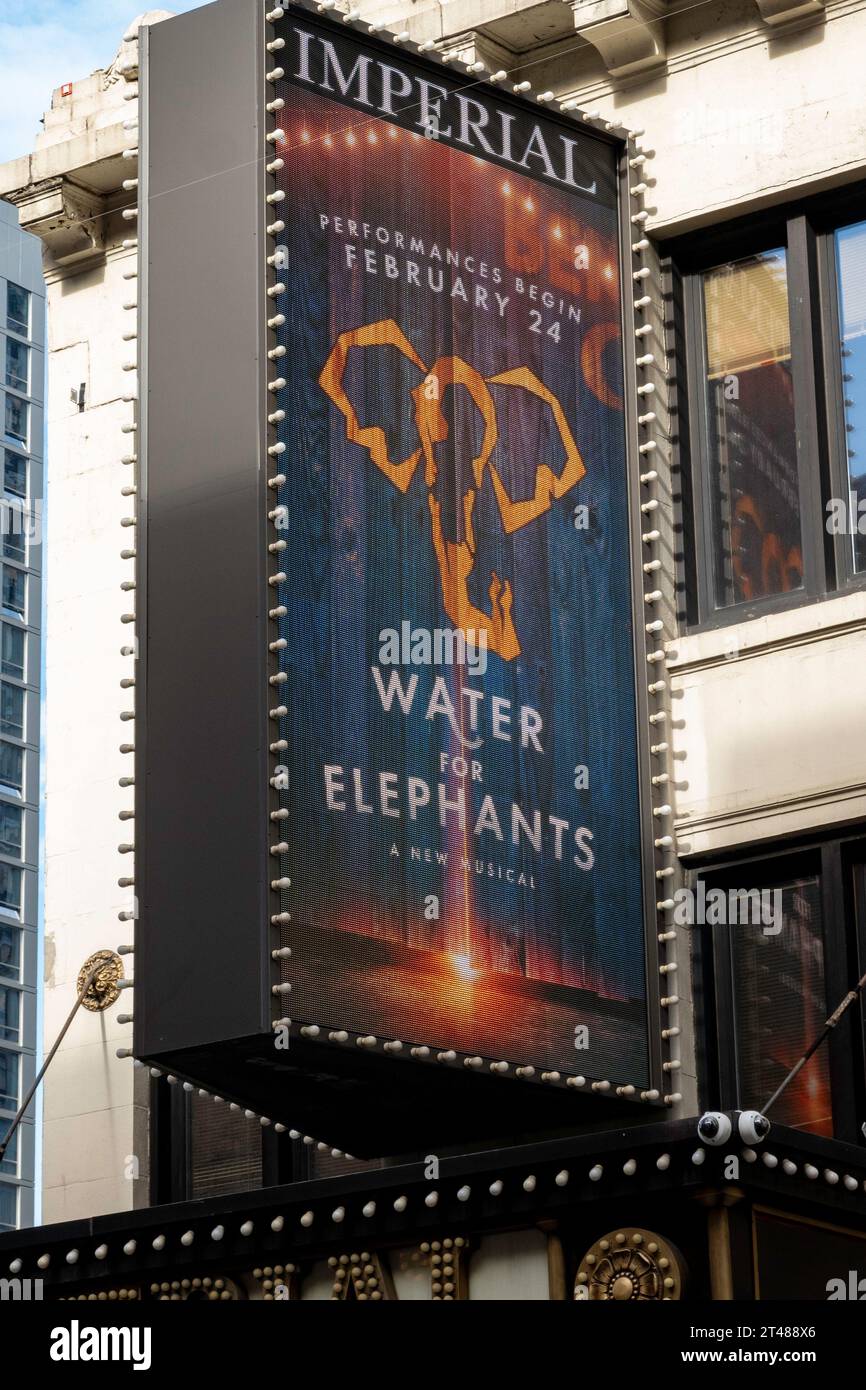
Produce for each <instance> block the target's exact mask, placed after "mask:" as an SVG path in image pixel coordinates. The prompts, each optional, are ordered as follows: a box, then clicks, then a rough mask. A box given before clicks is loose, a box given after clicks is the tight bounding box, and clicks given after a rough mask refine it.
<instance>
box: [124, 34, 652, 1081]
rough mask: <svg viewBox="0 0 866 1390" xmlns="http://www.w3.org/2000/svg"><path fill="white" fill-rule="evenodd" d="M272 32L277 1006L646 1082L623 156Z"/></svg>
mask: <svg viewBox="0 0 866 1390" xmlns="http://www.w3.org/2000/svg"><path fill="white" fill-rule="evenodd" d="M225 22H226V23H227V22H228V21H225ZM266 32H267V34H268V35H269V36H271V37H270V38H269V40H268V42H269V53H268V54H267V55H265V63H266V66H267V68H268V73H267V80H266V82H265V83H264V84H263V89H262V92H261V94H260V98H259V100H260V103H261V104H260V106H259V118H260V120H261V122H262V128H261V144H260V148H262V149H264V151H265V154H264V161H265V164H264V168H262V166H261V165H259V170H260V172H259V174H258V178H259V179H260V182H259V185H258V187H259V189H260V190H261V193H260V196H262V198H263V202H264V204H265V214H264V219H263V220H264V223H265V224H266V225H261V224H260V226H259V230H258V236H259V237H260V238H261V239H262V241H263V242H264V245H265V247H266V250H267V257H266V259H267V279H266V284H265V285H264V286H263V289H262V296H263V299H264V304H265V309H264V314H265V317H266V332H265V333H264V336H263V338H262V339H261V343H262V361H263V362H264V363H265V372H264V378H265V379H264V380H263V381H262V382H261V386H260V397H259V404H258V406H257V408H258V409H260V411H261V417H260V418H261V427H262V434H261V438H262V457H263V458H264V459H265V461H266V462H265V467H266V469H267V477H266V478H265V479H264V480H263V483H260V487H261V489H262V491H261V494H260V496H261V497H262V501H261V502H260V504H259V505H260V506H262V507H263V508H264V509H265V510H266V513H267V544H266V546H264V545H262V544H261V541H258V546H259V550H258V554H259V555H262V554H264V556H265V565H266V572H265V573H264V574H263V575H262V578H261V590H260V593H261V592H263V593H264V603H266V604H267V613H266V615H263V616H266V624H265V632H266V637H267V644H266V657H267V665H266V668H265V670H263V672H262V690H263V694H262V703H263V705H264V706H265V712H264V713H263V716H262V717H263V718H266V719H267V723H266V725H265V727H264V729H263V736H264V738H265V739H266V740H267V743H268V745H269V748H270V753H271V757H270V760H269V763H268V766H267V782H268V785H267V786H266V788H265V794H266V796H267V800H268V812H267V822H266V828H267V830H268V831H269V832H270V833H269V834H268V836H267V847H266V852H265V853H263V855H262V858H261V861H260V862H261V865H262V877H263V879H264V885H263V887H264V892H263V899H264V903H263V906H264V909H265V911H264V912H263V913H262V920H265V922H266V923H270V924H271V929H272V928H274V927H275V928H276V935H274V934H273V931H272V934H271V935H270V936H269V937H268V938H267V945H268V947H273V948H274V949H275V950H277V951H278V952H281V953H282V954H280V955H278V956H277V957H276V965H274V966H271V965H270V963H269V962H268V961H267V957H268V956H270V954H271V952H270V950H268V952H267V956H263V958H264V959H265V960H266V962H267V971H268V973H269V975H270V978H271V980H272V986H271V995H272V997H271V998H269V1000H268V1003H269V1004H270V1005H272V1006H273V1007H272V1010H271V1012H272V1015H273V1017H272V1019H271V1020H270V1023H273V1022H276V1024H277V1027H280V1026H281V1025H280V1020H281V1019H283V1020H286V1022H285V1024H284V1026H285V1028H287V1029H289V1031H290V1032H291V1034H292V1036H294V1035H295V1034H296V1033H297V1034H299V1036H300V1039H301V1040H303V1039H306V1040H308V1041H309V1040H310V1039H315V1040H318V1041H319V1042H320V1043H321V1044H322V1045H323V1046H327V1045H328V1044H335V1045H336V1047H334V1048H331V1052H335V1051H336V1050H338V1049H339V1047H340V1046H345V1042H346V1041H347V1040H348V1041H349V1042H356V1041H357V1042H360V1044H361V1048H362V1050H363V1049H364V1048H367V1049H369V1050H371V1051H375V1052H379V1053H383V1052H385V1053H388V1054H390V1056H391V1057H392V1058H394V1062H395V1065H396V1060H397V1057H398V1056H400V1054H402V1056H400V1061H401V1066H402V1065H403V1063H404V1062H405V1061H406V1060H407V1059H409V1058H410V1057H414V1059H415V1060H416V1061H418V1060H421V1061H428V1060H430V1059H435V1058H436V1057H439V1058H444V1059H445V1061H446V1062H447V1061H449V1060H453V1061H455V1062H456V1064H457V1065H458V1066H460V1065H461V1063H463V1062H465V1065H466V1066H467V1067H468V1068H469V1069H470V1070H471V1069H476V1070H483V1071H484V1072H485V1073H487V1075H488V1076H489V1074H490V1071H491V1068H492V1069H493V1070H494V1073H495V1072H496V1071H497V1070H498V1072H499V1073H500V1074H501V1075H503V1076H505V1075H512V1076H513V1075H514V1073H515V1071H516V1070H517V1069H518V1068H519V1069H520V1073H521V1075H522V1076H523V1077H524V1079H531V1078H533V1076H534V1075H535V1073H538V1076H539V1077H540V1075H541V1073H544V1074H545V1075H546V1076H550V1077H552V1078H554V1079H555V1080H561V1082H562V1084H563V1085H565V1084H566V1080H567V1078H568V1077H569V1076H571V1077H573V1078H577V1077H582V1078H584V1081H580V1082H578V1083H577V1084H578V1085H584V1084H587V1083H588V1082H591V1081H592V1080H599V1081H600V1080H604V1081H605V1082H606V1083H608V1084H609V1085H612V1086H629V1087H634V1088H637V1089H643V1088H647V1087H649V1086H651V1085H653V1084H655V1083H654V1077H657V1069H656V1063H655V1062H654V1060H653V1049H652V1045H651V1043H650V1040H649V1036H648V1009H649V1008H650V1005H651V1000H650V999H649V997H648V986H647V958H646V939H647V938H646V926H645V922H646V913H645V903H646V901H648V900H650V899H651V898H652V897H653V896H654V895H653V888H652V865H651V862H650V859H651V848H650V854H649V855H648V854H647V844H648V840H647V828H646V816H645V815H644V814H643V812H642V799H641V791H640V786H641V777H642V776H643V777H644V780H646V778H645V768H643V771H642V763H641V758H642V756H643V755H642V752H641V747H640V743H639V738H638V727H639V713H640V702H641V699H642V698H643V695H642V694H641V693H640V691H641V688H640V686H639V683H638V681H637V679H636V666H635V656H636V650H637V649H639V650H640V653H641V661H643V632H642V627H643V621H644V619H643V614H642V613H641V612H637V607H636V605H637V603H640V602H641V600H640V597H639V594H640V587H639V578H638V579H636V575H635V571H636V568H637V574H638V576H639V572H640V567H639V564H638V566H637V567H636V566H635V563H634V559H633V545H632V539H633V535H634V531H635V528H636V526H638V525H639V516H637V515H636V513H637V507H636V498H635V491H634V483H633V481H632V483H630V481H629V468H628V463H627V459H628V453H629V449H630V447H631V445H630V440H631V439H632V437H633V436H632V430H633V425H632V422H631V420H630V419H629V418H628V411H627V408H626V404H625V402H626V397H627V392H626V384H625V383H626V376H627V369H626V367H625V366H624V359H623V322H624V319H623V284H622V281H623V270H622V255H621V247H622V241H623V231H622V225H623V222H624V218H623V216H622V209H621V200H622V177H623V175H622V167H623V166H624V158H623V148H624V147H623V145H622V144H621V143H619V142H617V141H616V140H614V139H613V138H612V137H610V138H608V137H606V136H605V135H603V134H600V133H598V132H597V131H595V130H593V129H590V128H588V127H586V126H584V125H583V124H580V123H578V122H576V121H569V120H566V119H565V118H562V117H559V116H556V115H553V114H552V113H551V114H548V108H546V107H544V106H541V105H539V104H538V103H529V102H526V101H522V100H521V99H519V97H515V96H514V95H513V93H512V84H511V83H509V82H505V81H503V82H501V83H497V82H490V81H487V80H481V79H480V78H478V77H476V76H472V75H469V76H467V74H466V72H465V71H460V72H458V71H456V70H454V69H452V68H451V67H450V66H448V65H446V64H443V63H441V62H432V61H429V60H427V59H425V58H424V57H423V56H421V55H419V54H418V53H417V52H414V53H410V52H409V51H408V50H407V49H406V48H405V47H398V46H396V45H394V44H393V43H385V42H383V41H381V40H379V39H377V38H375V37H370V36H368V35H366V34H362V33H359V32H358V31H357V30H353V29H351V28H349V27H347V26H345V25H343V24H340V23H335V22H332V21H330V20H328V19H326V18H324V17H321V16H319V15H317V14H314V13H311V12H310V11H309V10H307V9H301V8H296V7H291V8H289V9H287V10H286V11H285V13H284V15H283V16H282V17H279V16H274V17H272V23H271V24H269V25H268V26H267V28H266ZM158 42H159V38H158V32H157V31H154V32H153V35H152V37H151V39H150V43H151V46H153V45H155V44H157V43H158ZM503 76H504V74H503ZM225 119H226V118H225V116H224V115H223V114H222V113H220V112H217V111H216V110H215V111H214V113H213V115H212V120H213V121H216V122H217V123H219V121H220V120H225ZM227 130H228V127H227ZM215 139H216V137H215V136H214V141H215ZM165 143H166V148H169V141H168V135H167V133H166V137H165ZM173 148H174V147H173V146H172V147H171V149H172V150H173ZM210 149H211V150H215V149H216V145H215V144H214V145H212V146H211V147H210ZM209 157H210V158H211V159H212V160H216V159H217V156H216V154H215V153H211V154H210V155H209ZM173 177H174V185H173V186H171V187H169V188H168V190H167V195H166V196H168V195H169V194H171V195H172V196H173V194H174V188H175V187H176V186H177V181H178V176H177V174H176V173H175V174H174V175H173ZM200 181H203V180H200ZM166 183H167V184H169V183H170V180H169V178H168V176H166ZM227 205H228V204H226V206H227ZM149 206H150V211H149V214H148V215H149V217H150V219H151V220H152V219H154V218H157V217H162V216H164V210H163V209H162V208H161V207H160V206H159V198H158V197H155V198H153V199H152V200H151V202H150V205H149ZM214 234H215V235H219V229H218V227H216V226H214ZM239 240H240V242H241V243H243V235H241V236H240V238H239ZM234 254H235V256H237V255H241V254H242V248H241V249H239V250H238V251H237V252H235V253H234ZM166 255H168V251H166ZM626 277H627V278H629V277H628V272H626ZM227 279H228V280H230V279H231V276H228V277H227ZM174 292H175V294H179V293H183V287H182V286H180V285H177V286H176V287H175V291H174ZM628 295H629V300H630V299H631V297H632V296H631V284H630V283H629V285H628ZM169 309H172V311H173V304H172V305H171V306H168V308H167V311H166V313H167V316H168V313H169ZM240 313H241V310H240V308H238V311H237V313H236V314H235V320H237V317H238V314H240ZM229 317H230V315H229V313H228V312H227V314H226V321H227V322H228V319H229ZM260 322H261V321H260ZM216 323H217V319H216V317H215V319H214V324H215V325H216ZM262 328H264V325H262ZM232 331H239V330H237V329H236V328H233V330H232ZM236 360H237V361H243V360H244V355H243V353H242V352H240V353H237V354H236ZM157 370H159V369H158V368H157ZM166 389H167V390H168V389H170V383H169V382H166ZM215 394H218V393H212V396H211V398H210V399H211V401H213V398H214V395H215ZM244 399H246V397H244ZM151 402H152V403H155V402H154V396H153V394H151ZM212 408H213V407H212ZM214 428H215V427H214ZM230 428H231V426H230V422H228V421H227V423H226V429H230ZM213 447H214V449H215V450H216V451H217V453H218V452H219V450H220V449H221V447H222V445H221V442H220V441H219V440H218V439H216V438H215V439H214V444H213ZM256 464H257V465H259V466H261V460H260V459H259V460H256ZM184 466H187V465H186V464H185V465H184ZM231 466H232V467H234V466H235V465H234V464H232V465H231ZM251 466H252V465H251ZM151 467H152V468H153V467H156V468H158V464H156V463H155V462H152V464H151ZM203 476H204V470H203ZM264 483H267V486H264ZM238 485H239V486H241V483H240V480H239V484H238ZM243 485H244V486H246V480H245V481H244V484H243ZM173 486H174V487H175V489H176V484H173ZM151 495H152V494H151ZM246 534H247V533H246V532H244V531H243V529H242V528H241V527H239V526H236V527H235V531H234V543H233V546H234V548H237V547H242V546H243V545H245V544H246V541H245V540H244V536H245V535H246ZM220 554H221V555H225V554H226V548H225V547H224V548H223V549H222V550H221V551H220ZM149 556H150V558H149V560H148V565H149V567H150V573H151V574H152V575H154V576H156V575H157V573H158V571H157V565H162V566H164V565H165V564H166V556H165V551H164V550H163V551H160V553H159V555H157V552H156V549H155V548H154V547H151V549H150V551H149ZM236 562H237V563H240V562H239V561H238V560H237V550H236V549H235V553H234V555H233V557H232V558H229V559H228V560H227V563H228V564H230V565H233V564H235V563H236ZM189 568H190V571H191V566H190V567H189ZM159 572H162V571H159ZM196 582H197V580H196V577H195V575H193V574H192V573H191V572H190V573H189V574H187V575H186V576H185V578H184V579H180V578H178V580H177V584H179V585H181V587H185V586H186V584H187V583H189V584H192V585H193V586H194V585H195V583H196ZM215 582H220V581H219V580H216V581H215ZM224 582H225V585H226V588H227V590H228V588H229V578H228V575H225V576H224ZM246 582H247V574H246V571H244V572H243V573H241V572H239V573H238V575H237V578H236V582H235V583H234V584H233V585H232V587H231V595H230V597H229V599H228V602H229V604H230V606H231V607H232V609H233V610H236V611H237V612H238V613H239V612H240V606H239V604H238V603H237V595H238V592H239V590H238V585H241V586H242V585H243V584H245V583H246ZM256 603H257V605H258V606H259V607H261V603H262V599H261V597H258V598H257V599H256ZM166 604H167V606H166V620H167V619H168V613H169V610H168V602H167V596H166ZM636 614H637V616H636ZM636 626H637V638H636ZM172 637H173V640H174V629H173V628H172ZM218 640H219V639H218ZM222 640H223V642H224V643H225V645H226V649H227V650H228V647H229V641H228V638H227V637H224V638H223V639H222ZM155 646H156V637H155V633H154V635H152V638H151V648H152V649H151V653H150V656H149V658H148V659H149V660H151V662H152V661H153V649H155ZM176 646H177V643H176V642H175V649H176ZM151 669H152V668H151ZM643 689H644V690H645V682H644V685H643ZM158 698H159V695H158V691H155V692H154V699H157V700H158ZM211 698H212V699H220V698H222V696H221V694H220V693H219V692H217V691H212V692H211ZM243 714H244V717H246V706H244V707H243ZM203 717H204V718H205V719H209V717H210V716H209V714H208V712H207V711H204V712H203ZM226 722H230V723H232V724H233V725H234V726H235V727H237V728H240V727H242V723H243V720H242V719H241V720H240V722H239V718H238V715H237V714H235V715H229V714H228V713H226V716H225V720H224V724H225V723H226ZM214 727H215V728H216V726H214ZM165 737H166V738H168V739H170V738H171V737H172V734H171V730H170V728H169V727H168V719H167V717H166V729H165ZM168 771H169V770H168V769H166V775H167V776H168ZM170 771H171V776H172V777H173V778H174V780H175V782H176V781H177V765H176V761H175V762H174V763H173V764H172V767H171V769H170ZM239 781H240V782H242V781H243V778H242V777H241V778H240V779H239ZM216 800H217V802H218V800H219V798H218V797H217V798H216ZM210 814H211V815H212V816H213V815H217V816H218V815H219V810H218V806H217V805H215V804H214V803H213V802H212V803H211V806H210ZM233 814H234V815H235V819H236V830H237V834H239V835H240V837H241V839H240V843H244V836H245V834H246V830H245V829H244V830H243V831H242V830H241V824H240V820H239V818H238V810H237V806H236V807H235V810H234V811H233ZM159 833H160V827H159V826H157V825H156V824H154V825H153V836H156V835H158V834H159ZM149 843H150V848H148V845H145V850H144V854H145V860H146V862H149V863H150V864H151V865H153V855H154V854H155V852H156V845H155V842H154V839H153V838H151V839H150V842H149ZM224 843H225V846H226V850H227V852H229V853H231V840H230V838H229V837H228V835H226V837H225V840H224ZM178 868H180V859H179V857H178ZM227 872H228V873H229V874H230V873H231V866H230V865H228V866H227ZM265 876H266V878H265ZM224 886H225V885H224ZM227 891H228V893H229V894H230V895H231V893H232V886H231V884H230V883H229V884H228V885H227ZM238 902H239V906H240V907H242V906H243V904H242V902H241V900H240V899H238ZM213 906H214V911H215V912H216V913H217V914H218V915H219V916H220V917H221V918H224V919H228V918H231V922H230V924H229V925H227V926H226V928H225V932H226V933H228V934H229V935H230V934H231V933H235V934H236V938H237V947H236V951H235V953H234V955H233V957H232V969H233V970H234V969H236V968H238V967H236V964H235V962H236V961H239V960H241V959H242V957H243V952H244V950H245V949H246V948H245V946H244V940H245V939H246V940H249V933H250V930H251V928H250V927H249V926H245V925H244V924H243V922H242V921H241V920H238V919H239V918H240V917H241V916H242V915H243V913H242V912H239V911H238V910H232V911H230V910H229V906H228V903H227V902H224V901H223V900H222V899H217V898H216V897H215V899H214V905H213ZM193 914H194V915H195V909H193ZM244 933H246V937H245V936H244ZM218 936H219V940H217V941H215V944H214V950H215V951H216V952H219V951H220V950H221V949H222V946H221V945H220V942H221V941H223V940H225V939H226V937H225V935H219V934H218ZM239 968H240V969H241V970H242V968H243V967H242V966H241V967H239ZM651 978H654V971H653V972H652V976H651ZM211 986H212V991H213V992H215V993H212V995H211V997H212V998H213V997H215V994H218V993H219V991H220V989H221V988H222V986H221V983H220V979H219V978H218V977H217V974H216V971H215V970H214V973H213V979H212V982H211ZM251 988H252V984H251ZM214 1007H215V1006H214ZM268 1026H270V1024H269V1025H268ZM200 1041H203V1033H202V1031H201V1030H198V1031H197V1032H195V1035H193V1032H191V1034H190V1042H191V1043H197V1042H200ZM289 1050H290V1048H289ZM299 1055H300V1054H298V1053H297V1052H296V1053H295V1054H294V1062H288V1061H287V1060H286V1059H278V1061H277V1063H276V1065H277V1066H282V1065H289V1066H291V1065H294V1064H296V1063H297V1059H298V1056H299ZM334 1065H339V1063H334Z"/></svg>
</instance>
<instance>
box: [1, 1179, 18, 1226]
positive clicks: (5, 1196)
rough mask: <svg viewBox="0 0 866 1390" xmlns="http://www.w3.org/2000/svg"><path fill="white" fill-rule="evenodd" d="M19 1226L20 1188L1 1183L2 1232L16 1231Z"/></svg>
mask: <svg viewBox="0 0 866 1390" xmlns="http://www.w3.org/2000/svg"><path fill="white" fill-rule="evenodd" d="M17 1226H18V1188H17V1187H12V1186H11V1185H10V1184H9V1183H8V1182H0V1231H14V1230H16V1228H17Z"/></svg>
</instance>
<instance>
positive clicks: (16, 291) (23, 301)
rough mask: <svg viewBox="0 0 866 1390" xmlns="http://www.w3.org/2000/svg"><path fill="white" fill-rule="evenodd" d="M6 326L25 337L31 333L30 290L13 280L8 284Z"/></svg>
mask: <svg viewBox="0 0 866 1390" xmlns="http://www.w3.org/2000/svg"><path fill="white" fill-rule="evenodd" d="M6 327H7V328H11V329H12V332H13V333H20V334H21V335H22V336H23V337H25V338H26V337H28V336H29V333H30V291H29V290H23V289H22V288H21V286H20V285H14V284H13V283H12V281H11V280H9V281H8V282H7V284H6Z"/></svg>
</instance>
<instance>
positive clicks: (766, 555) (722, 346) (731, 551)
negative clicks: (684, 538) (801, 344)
mask: <svg viewBox="0 0 866 1390" xmlns="http://www.w3.org/2000/svg"><path fill="white" fill-rule="evenodd" d="M702 278H703V308H704V343H703V347H704V361H705V379H706V398H705V411H706V422H705V427H706V434H707V442H708V444H709V449H708V453H707V468H706V472H707V477H706V485H707V493H708V499H707V500H708V503H709V513H710V525H709V527H708V539H709V541H710V544H711V546H712V549H713V553H712V556H711V562H710V563H711V569H712V594H713V600H714V605H715V607H716V608H727V607H729V606H730V605H731V604H736V603H744V602H747V601H749V600H751V599H759V598H765V597H766V596H767V595H768V594H779V593H786V592H788V591H789V590H791V589H799V588H800V587H801V585H802V582H803V560H802V548H801V547H802V541H801V534H800V497H799V490H798V485H797V440H796V425H795V420H794V392H793V383H792V377H791V330H790V325H789V321H788V279H787V268H786V257H785V252H784V251H783V250H776V251H770V252H767V253H766V254H764V255H760V256H751V257H749V258H748V259H746V260H742V261H738V262H734V263H731V264H728V265H724V266H719V267H717V268H716V269H714V270H711V271H709V272H708V273H707V274H705V275H704V276H703V277H702Z"/></svg>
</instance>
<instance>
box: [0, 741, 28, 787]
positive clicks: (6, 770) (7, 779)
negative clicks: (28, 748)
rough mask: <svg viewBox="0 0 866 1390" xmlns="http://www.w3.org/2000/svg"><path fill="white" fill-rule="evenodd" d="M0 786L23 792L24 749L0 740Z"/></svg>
mask: <svg viewBox="0 0 866 1390" xmlns="http://www.w3.org/2000/svg"><path fill="white" fill-rule="evenodd" d="M0 785H2V786H4V787H11V788H12V790H13V791H15V792H20V791H23V790H24V749H23V748H18V747H16V745H15V744H14V743H7V742H6V740H5V739H2V740H0Z"/></svg>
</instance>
